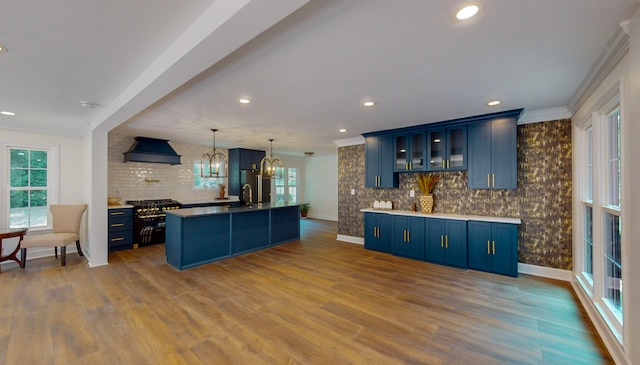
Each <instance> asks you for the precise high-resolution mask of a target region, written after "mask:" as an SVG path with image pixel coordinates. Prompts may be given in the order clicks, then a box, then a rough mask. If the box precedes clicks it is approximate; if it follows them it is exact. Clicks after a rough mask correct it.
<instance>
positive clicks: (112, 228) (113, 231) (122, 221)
mask: <svg viewBox="0 0 640 365" xmlns="http://www.w3.org/2000/svg"><path fill="white" fill-rule="evenodd" d="M132 248H133V208H111V209H109V252H115V251H121V250H129V249H132Z"/></svg>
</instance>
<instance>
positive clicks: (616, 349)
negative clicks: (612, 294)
mask: <svg viewBox="0 0 640 365" xmlns="http://www.w3.org/2000/svg"><path fill="white" fill-rule="evenodd" d="M571 286H572V287H573V291H574V292H575V293H576V295H577V296H578V300H579V301H580V304H581V305H582V307H583V308H584V310H585V311H586V312H587V316H589V319H590V320H591V323H593V326H594V327H595V328H596V331H597V332H598V334H599V335H600V338H601V339H602V342H604V346H605V347H606V348H607V350H608V351H609V354H610V355H611V357H612V358H613V361H614V362H615V363H616V364H617V365H630V364H631V360H629V358H628V357H627V355H626V353H625V351H624V348H623V347H622V345H621V344H620V342H619V341H618V339H617V338H616V335H615V334H614V333H613V332H611V328H610V327H609V326H608V325H607V323H606V321H605V319H604V316H603V315H601V314H600V310H599V309H598V308H597V307H596V305H595V304H594V303H593V301H592V300H591V298H589V295H588V294H587V293H586V292H585V290H584V288H583V287H582V285H580V283H579V282H578V279H577V278H575V277H574V278H573V280H571Z"/></svg>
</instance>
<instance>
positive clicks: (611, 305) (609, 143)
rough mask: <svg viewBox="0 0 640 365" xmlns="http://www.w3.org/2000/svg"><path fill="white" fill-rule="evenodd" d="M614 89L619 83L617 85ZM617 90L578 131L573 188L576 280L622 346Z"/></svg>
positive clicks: (619, 137) (621, 261) (622, 280)
mask: <svg viewBox="0 0 640 365" xmlns="http://www.w3.org/2000/svg"><path fill="white" fill-rule="evenodd" d="M618 87H619V85H618ZM616 91H617V90H612V92H611V93H609V94H607V95H608V97H609V99H605V100H604V101H603V102H602V103H601V104H600V109H599V110H596V111H594V112H593V113H592V115H591V118H590V120H589V121H588V122H586V123H584V125H583V126H582V127H581V130H580V133H581V138H578V139H577V141H576V146H575V151H576V152H577V155H576V156H577V157H578V159H577V160H578V161H581V162H580V163H579V164H577V165H576V166H577V170H578V171H576V175H575V176H576V180H577V187H578V188H579V189H580V190H579V191H580V194H581V200H580V202H578V204H580V211H581V214H582V217H581V219H579V220H577V221H576V225H579V226H580V229H577V230H576V231H577V232H579V238H577V242H579V243H580V246H579V249H578V253H577V254H578V255H580V256H579V260H578V261H576V265H577V266H578V269H579V270H577V271H578V273H579V275H578V279H579V280H578V281H579V282H580V283H581V285H582V286H583V288H585V291H586V292H587V294H588V295H589V296H590V298H591V300H592V301H593V303H594V305H595V307H596V308H597V309H598V312H599V314H600V315H601V316H602V317H603V318H604V319H605V323H607V324H608V325H609V326H610V328H611V330H612V332H613V333H614V334H615V336H616V337H617V338H618V340H619V341H620V342H622V336H623V317H624V316H623V313H624V306H623V298H624V295H623V292H624V271H623V259H624V257H623V253H622V245H623V241H622V238H623V234H624V232H623V227H622V212H623V210H622V205H623V203H622V202H623V201H624V199H623V196H622V191H623V190H622V180H621V176H622V165H621V161H622V158H623V156H622V155H621V151H622V148H621V127H622V125H623V123H624V119H623V114H622V113H621V110H623V109H622V108H621V106H620V98H619V96H618V95H617V92H616Z"/></svg>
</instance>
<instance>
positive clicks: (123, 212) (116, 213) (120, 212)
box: [109, 208, 133, 219]
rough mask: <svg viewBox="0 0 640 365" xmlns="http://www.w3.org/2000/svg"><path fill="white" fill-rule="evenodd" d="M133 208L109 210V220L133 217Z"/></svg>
mask: <svg viewBox="0 0 640 365" xmlns="http://www.w3.org/2000/svg"><path fill="white" fill-rule="evenodd" d="M132 215H133V208H121V209H109V219H111V217H131V216H132Z"/></svg>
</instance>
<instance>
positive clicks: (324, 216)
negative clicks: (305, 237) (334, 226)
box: [308, 214, 338, 222]
mask: <svg viewBox="0 0 640 365" xmlns="http://www.w3.org/2000/svg"><path fill="white" fill-rule="evenodd" d="M308 217H309V218H311V219H321V220H325V221H334V222H337V221H338V217H331V216H328V215H316V214H309V215H308Z"/></svg>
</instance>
